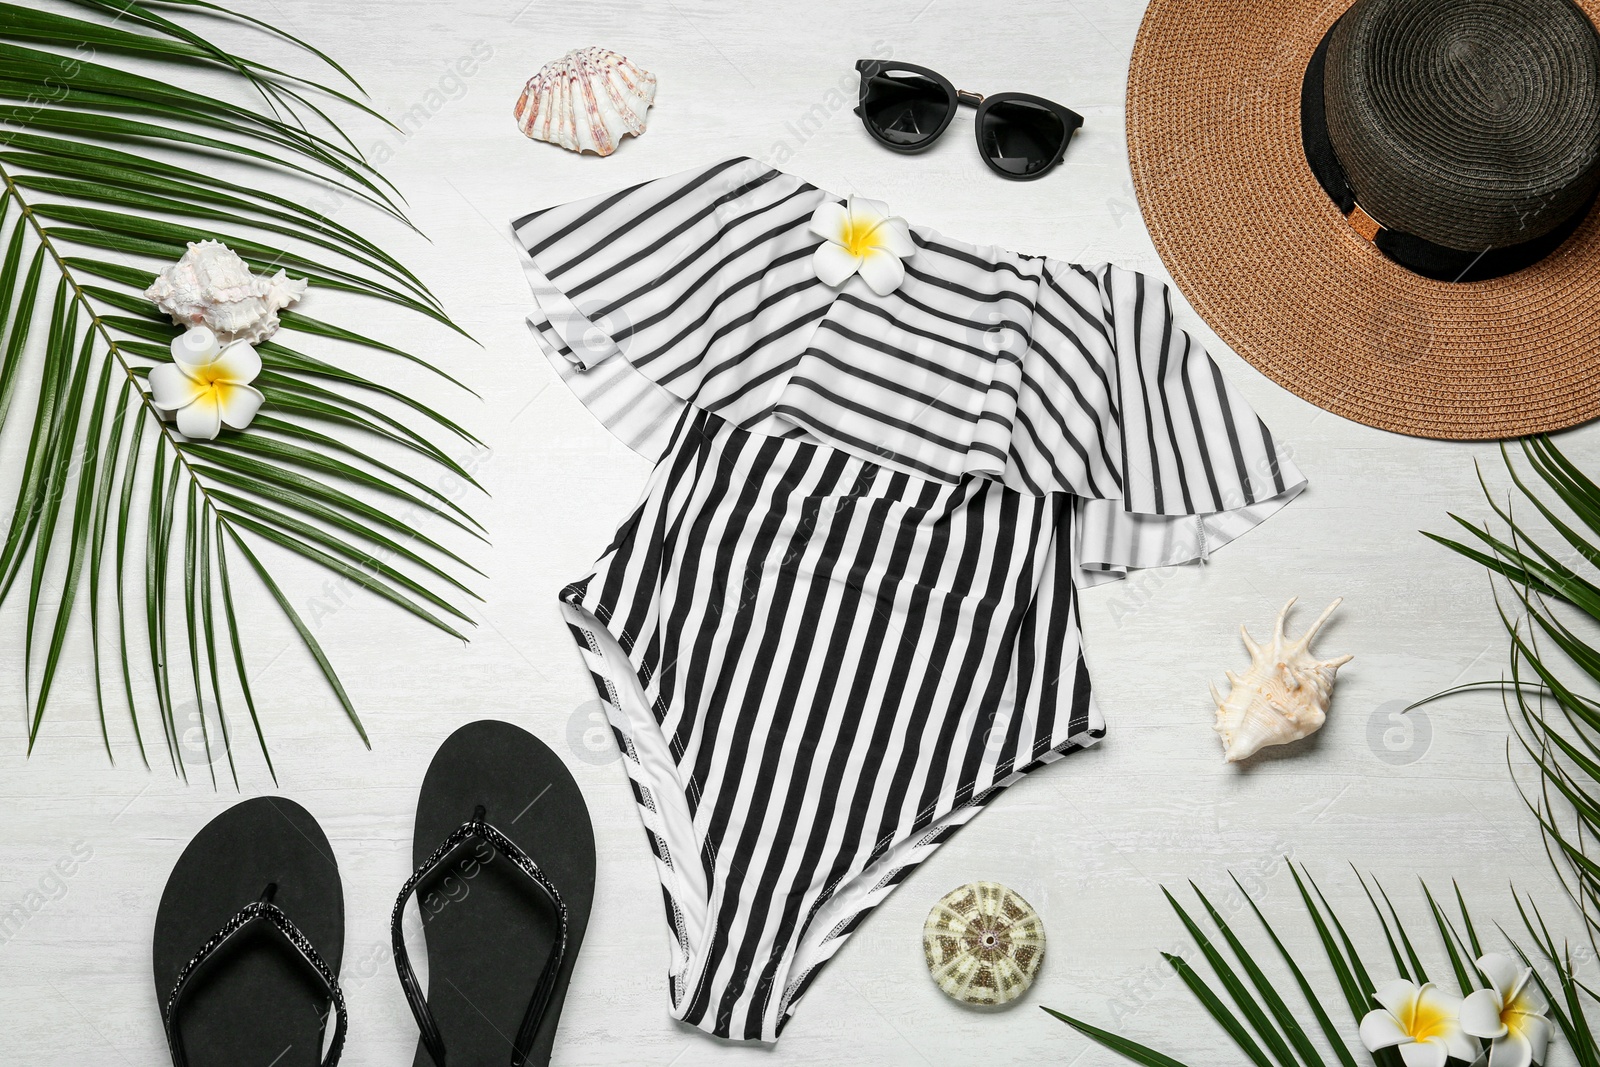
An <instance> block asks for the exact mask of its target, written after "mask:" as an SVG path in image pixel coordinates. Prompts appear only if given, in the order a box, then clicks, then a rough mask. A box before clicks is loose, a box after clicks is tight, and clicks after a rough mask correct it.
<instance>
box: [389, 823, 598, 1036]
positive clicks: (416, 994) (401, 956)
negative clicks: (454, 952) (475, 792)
mask: <svg viewBox="0 0 1600 1067" xmlns="http://www.w3.org/2000/svg"><path fill="white" fill-rule="evenodd" d="M483 814H484V813H483V809H482V808H481V807H480V808H479V809H478V810H477V811H476V812H474V813H473V817H472V818H471V819H469V820H467V821H466V822H464V823H462V824H461V825H460V826H458V827H456V829H455V830H454V831H453V832H452V833H451V834H450V836H449V837H447V838H445V839H444V844H442V845H440V846H439V847H438V848H436V849H434V851H433V855H431V856H429V857H428V858H427V859H426V860H423V861H422V865H421V866H420V867H418V868H417V869H416V872H415V873H414V874H412V876H411V878H410V879H409V880H408V881H407V882H406V884H405V885H404V886H402V887H401V889H400V896H399V897H398V898H396V900H395V902H394V912H393V913H392V914H391V915H390V917H389V936H390V942H391V945H392V947H393V950H394V966H395V970H396V971H398V972H399V974H400V986H401V988H402V989H404V990H405V994H406V1001H407V1002H408V1003H409V1004H410V1005H411V1014H412V1015H413V1016H415V1017H416V1020H417V1029H418V1030H420V1031H421V1032H422V1046H423V1047H424V1048H426V1049H427V1050H428V1055H429V1056H431V1057H432V1058H433V1062H434V1063H435V1064H436V1065H437V1067H445V1047H444V1038H443V1036H442V1035H441V1034H440V1033H439V1024H438V1022H437V1021H435V1019H434V1017H433V1012H432V1010H430V1009H429V1007H428V998H427V997H426V996H425V995H424V994H423V992H422V986H421V984H420V983H419V982H418V981H417V975H416V972H415V971H413V970H412V969H411V957H410V955H409V954H408V953H407V952H406V944H405V938H404V937H403V936H402V935H401V932H400V924H401V920H402V918H403V916H404V914H405V908H406V901H407V900H409V899H411V895H412V894H413V893H415V892H416V889H417V884H418V883H419V882H421V881H422V880H423V879H424V878H426V877H427V876H428V874H429V873H430V872H432V871H433V870H434V869H435V868H437V867H438V866H439V865H440V864H441V863H443V862H444V861H445V859H446V857H448V856H449V855H450V854H451V853H452V852H454V851H455V850H456V849H457V848H459V847H461V845H462V844H463V843H465V842H467V841H470V840H471V839H473V838H478V839H479V840H481V841H485V842H487V843H488V844H489V845H490V846H491V847H493V848H494V850H495V851H497V852H499V853H500V854H501V855H502V856H504V857H505V858H506V859H508V860H510V861H511V862H512V864H513V865H514V866H515V867H516V868H517V869H518V870H519V871H521V872H522V873H523V874H525V875H527V876H528V878H529V879H530V880H531V881H532V882H533V884H534V885H536V886H538V887H539V889H540V890H542V891H543V892H544V895H545V896H546V897H548V898H549V900H550V904H551V907H552V908H553V909H554V910H555V913H556V921H557V924H558V927H559V929H558V932H557V936H556V941H555V944H554V945H552V946H551V948H550V958H549V959H547V960H546V961H545V965H544V971H543V972H542V973H541V974H540V975H539V983H538V985H536V986H535V987H534V990H533V996H532V997H531V998H530V999H529V1000H528V1008H527V1010H526V1011H525V1012H523V1015H522V1025H521V1026H520V1027H518V1028H517V1037H516V1040H515V1041H513V1042H512V1046H511V1067H523V1065H524V1064H526V1063H527V1061H528V1053H529V1051H530V1050H531V1049H532V1048H533V1039H534V1036H535V1035H536V1034H537V1033H538V1032H539V1023H540V1022H541V1021H542V1020H543V1019H544V1012H545V1008H546V1007H548V1006H549V1003H550V995H551V993H553V992H554V991H555V984H556V976H557V975H559V974H560V973H561V961H562V959H563V958H564V957H565V955H566V951H567V904H566V901H564V900H562V899H561V892H560V890H558V889H556V887H555V883H553V882H551V881H550V879H549V878H548V877H547V876H546V875H545V873H544V872H543V871H541V870H540V869H539V865H538V864H536V863H534V862H533V860H532V859H530V858H529V857H528V854H527V853H526V852H524V851H522V849H521V848H519V847H518V846H517V843H516V842H515V841H512V840H511V839H510V838H509V837H507V836H506V835H505V834H503V833H501V832H500V831H499V830H497V829H496V828H495V827H494V826H493V825H492V824H490V823H488V822H485V821H484V818H483Z"/></svg>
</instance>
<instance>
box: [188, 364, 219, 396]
mask: <svg viewBox="0 0 1600 1067" xmlns="http://www.w3.org/2000/svg"><path fill="white" fill-rule="evenodd" d="M189 374H190V376H192V377H193V378H194V380H195V381H197V382H199V383H200V384H201V385H204V386H209V387H211V388H212V389H213V390H214V389H216V388H217V386H219V385H226V384H227V383H225V382H223V380H222V368H220V367H218V366H217V365H216V364H215V363H207V364H205V365H203V366H199V367H191V368H190V369H189Z"/></svg>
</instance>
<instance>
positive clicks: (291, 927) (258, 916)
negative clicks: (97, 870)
mask: <svg viewBox="0 0 1600 1067" xmlns="http://www.w3.org/2000/svg"><path fill="white" fill-rule="evenodd" d="M275 888H277V887H276V886H271V887H268V896H270V895H271V892H272V890H273V889H275ZM254 922H264V923H266V924H267V925H268V926H270V927H272V928H273V929H274V930H276V931H278V933H280V934H282V935H283V939H284V940H285V941H287V942H288V943H289V945H290V947H292V948H293V949H294V950H295V953H296V954H297V955H298V956H299V957H300V958H301V959H302V960H304V961H305V962H306V964H307V965H309V966H310V968H311V969H312V970H313V971H315V972H316V975H317V977H318V978H320V979H322V984H323V986H325V987H326V988H327V990H328V996H329V997H330V998H331V999H332V1001H333V1008H334V1012H335V1022H334V1027H333V1044H332V1045H330V1046H329V1047H328V1054H327V1056H326V1057H325V1058H324V1059H323V1061H322V1067H337V1064H338V1063H339V1057H340V1056H341V1055H342V1054H343V1052H344V1035H345V1028H346V1026H347V1024H348V1022H349V1018H348V1016H347V1015H346V1014H345V1007H344V990H342V989H340V988H339V979H338V978H336V977H334V973H333V971H332V970H330V969H329V968H328V965H327V964H326V963H324V962H323V960H322V957H321V956H320V955H319V954H318V953H317V950H316V949H315V948H314V947H313V946H312V944H311V939H310V938H308V937H306V935H305V934H303V933H301V932H300V928H299V927H298V926H296V925H295V924H294V921H293V920H292V919H290V918H289V916H287V915H285V914H284V913H283V909H282V908H280V907H278V906H277V905H276V904H274V903H272V902H271V901H270V900H268V899H262V900H257V901H255V902H253V903H250V904H246V905H245V906H244V907H242V908H240V909H239V910H238V911H236V912H234V913H233V918H231V919H229V920H228V921H227V922H226V923H224V924H223V926H222V929H220V930H218V931H217V932H216V933H215V934H212V935H211V939H210V940H209V941H207V942H206V943H205V944H204V945H202V946H200V951H199V952H197V953H195V954H194V956H193V957H191V958H190V960H189V962H188V963H186V964H184V965H183V970H181V971H179V972H178V980H177V981H176V982H174V983H173V985H172V993H171V994H170V995H169V996H168V997H167V1003H166V1010H165V1011H164V1012H163V1014H164V1015H165V1017H166V1030H167V1047H168V1048H169V1049H171V1050H172V1067H188V1063H189V1060H188V1057H187V1056H186V1055H185V1053H184V1051H183V1038H182V1037H181V1036H179V1034H178V1006H179V1002H180V1001H181V1000H182V999H183V994H184V991H185V990H187V989H188V988H189V983H190V980H191V979H193V978H194V976H195V975H196V974H197V973H198V972H199V970H200V968H201V967H203V966H205V962H206V961H207V960H208V959H210V958H211V957H212V955H214V954H215V953H216V952H217V950H218V949H220V948H221V947H222V946H223V945H225V944H226V943H227V942H228V941H229V940H231V939H232V938H233V937H235V936H236V935H237V934H238V933H239V932H240V931H241V930H243V929H244V928H245V927H247V926H249V925H250V924H251V923H254Z"/></svg>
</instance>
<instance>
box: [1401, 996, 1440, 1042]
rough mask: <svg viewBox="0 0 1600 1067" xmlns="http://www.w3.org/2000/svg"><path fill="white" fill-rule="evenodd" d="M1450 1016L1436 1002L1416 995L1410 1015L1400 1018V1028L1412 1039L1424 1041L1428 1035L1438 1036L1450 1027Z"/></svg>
mask: <svg viewBox="0 0 1600 1067" xmlns="http://www.w3.org/2000/svg"><path fill="white" fill-rule="evenodd" d="M1451 1020H1452V1017H1451V1015H1450V1013H1449V1012H1447V1011H1445V1010H1443V1009H1442V1008H1440V1007H1439V1005H1437V1004H1433V1003H1429V1002H1426V1001H1424V1000H1423V999H1422V998H1421V997H1418V998H1417V1000H1416V1001H1415V1003H1414V1004H1413V1006H1412V1008H1411V1017H1410V1018H1409V1019H1401V1020H1400V1028H1401V1029H1402V1030H1404V1031H1405V1032H1406V1033H1407V1034H1410V1035H1411V1038H1412V1040H1414V1041H1426V1040H1428V1038H1430V1037H1440V1036H1442V1035H1444V1034H1445V1033H1447V1032H1448V1031H1449V1029H1450V1023H1451Z"/></svg>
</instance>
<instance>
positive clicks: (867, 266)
mask: <svg viewBox="0 0 1600 1067" xmlns="http://www.w3.org/2000/svg"><path fill="white" fill-rule="evenodd" d="M811 232H812V233H814V234H816V235H817V236H818V237H821V238H822V239H823V240H822V245H821V246H820V247H819V248H818V249H817V251H816V254H815V255H814V256H813V257H812V260H811V261H812V264H813V265H814V266H815V267H816V270H817V277H818V278H820V279H822V282H823V284H825V285H830V286H833V287H834V288H838V287H839V286H841V285H843V284H844V283H845V282H847V281H849V280H850V276H851V275H853V274H860V275H861V280H862V281H864V282H866V283H867V287H868V288H869V289H871V290H872V291H873V292H874V293H877V294H878V295H879V296H888V295H889V294H890V293H892V292H894V291H895V290H896V289H898V288H900V283H901V282H903V281H905V277H906V268H905V265H904V264H902V263H901V262H900V261H901V260H902V259H904V258H905V257H907V256H909V255H911V254H912V253H913V252H915V251H916V250H917V246H916V245H915V244H913V243H912V241H911V227H910V225H908V224H907V223H906V220H905V219H903V218H900V217H899V216H898V215H891V214H889V205H888V204H884V203H882V202H880V201H877V200H864V199H862V198H861V197H857V196H852V197H851V198H850V199H849V201H848V202H847V203H843V204H840V203H836V202H834V201H832V200H828V201H825V202H823V203H821V204H819V205H817V210H816V211H813V212H812V213H811Z"/></svg>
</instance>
